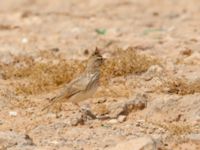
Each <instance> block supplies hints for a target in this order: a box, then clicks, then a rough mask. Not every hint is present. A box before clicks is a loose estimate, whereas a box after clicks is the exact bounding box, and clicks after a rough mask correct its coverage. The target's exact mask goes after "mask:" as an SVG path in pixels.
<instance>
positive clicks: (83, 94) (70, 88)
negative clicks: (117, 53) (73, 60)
mask: <svg viewBox="0 0 200 150" xmlns="http://www.w3.org/2000/svg"><path fill="white" fill-rule="evenodd" d="M102 62H103V58H102V56H101V54H100V52H99V50H98V49H96V50H95V52H94V53H93V54H92V55H91V56H90V58H89V59H88V63H87V67H86V69H85V71H84V72H83V73H82V74H81V75H80V76H79V77H77V78H75V79H74V80H72V81H71V82H70V83H68V84H67V85H66V86H65V87H64V89H63V91H62V92H61V94H60V95H58V96H56V97H54V98H52V99H51V102H50V104H49V105H48V106H46V107H45V108H43V109H42V110H45V109H46V108H48V107H50V106H52V105H53V104H54V103H62V102H65V101H67V102H72V103H75V104H77V103H78V102H80V101H83V100H86V99H87V98H89V97H91V96H92V95H93V94H94V93H95V91H96V89H97V88H98V85H99V76H100V66H101V64H102Z"/></svg>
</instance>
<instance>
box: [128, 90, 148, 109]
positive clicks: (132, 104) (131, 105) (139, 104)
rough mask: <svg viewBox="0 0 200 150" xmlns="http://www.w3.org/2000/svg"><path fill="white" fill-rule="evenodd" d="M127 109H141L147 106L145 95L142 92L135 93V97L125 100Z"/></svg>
mask: <svg viewBox="0 0 200 150" xmlns="http://www.w3.org/2000/svg"><path fill="white" fill-rule="evenodd" d="M126 106H127V108H128V110H129V111H132V110H133V109H134V110H142V109H144V108H145V107H146V106H147V97H146V95H144V94H137V95H136V96H135V98H133V99H130V100H129V101H127V102H126Z"/></svg>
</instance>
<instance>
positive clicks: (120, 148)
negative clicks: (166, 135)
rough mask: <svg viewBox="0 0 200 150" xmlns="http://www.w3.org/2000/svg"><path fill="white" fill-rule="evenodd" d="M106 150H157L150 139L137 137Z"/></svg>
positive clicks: (154, 143)
mask: <svg viewBox="0 0 200 150" xmlns="http://www.w3.org/2000/svg"><path fill="white" fill-rule="evenodd" d="M107 150H157V147H156V142H155V141H154V140H153V138H151V137H139V138H136V139H132V140H129V141H125V142H121V143H119V144H117V145H116V146H115V147H112V148H108V149H107Z"/></svg>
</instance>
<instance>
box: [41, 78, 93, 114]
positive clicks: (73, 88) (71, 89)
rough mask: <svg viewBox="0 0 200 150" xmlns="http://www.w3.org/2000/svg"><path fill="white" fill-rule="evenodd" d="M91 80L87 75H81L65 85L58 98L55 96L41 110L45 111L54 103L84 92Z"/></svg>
mask: <svg viewBox="0 0 200 150" xmlns="http://www.w3.org/2000/svg"><path fill="white" fill-rule="evenodd" d="M90 81H91V78H90V77H89V76H88V75H83V76H80V77H79V78H77V79H75V80H73V81H71V82H70V83H68V84H67V86H66V87H65V88H64V89H63V91H62V93H61V94H60V95H58V96H55V97H53V98H52V99H51V102H50V104H49V105H48V106H46V107H45V108H43V109H42V111H43V110H45V109H47V108H48V107H50V106H51V105H53V104H54V103H57V102H58V103H59V102H62V101H63V100H64V99H68V98H70V97H71V96H73V95H75V94H77V93H79V92H81V91H84V90H86V88H87V85H88V84H89V83H90Z"/></svg>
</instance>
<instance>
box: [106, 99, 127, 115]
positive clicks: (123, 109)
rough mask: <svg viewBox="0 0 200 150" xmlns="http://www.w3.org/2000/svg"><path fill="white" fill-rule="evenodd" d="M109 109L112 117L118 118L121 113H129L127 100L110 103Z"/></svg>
mask: <svg viewBox="0 0 200 150" xmlns="http://www.w3.org/2000/svg"><path fill="white" fill-rule="evenodd" d="M108 109H109V117H110V118H118V117H119V115H127V114H128V112H127V110H128V109H127V106H126V103H125V102H117V103H112V104H111V105H109V107H108Z"/></svg>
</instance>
